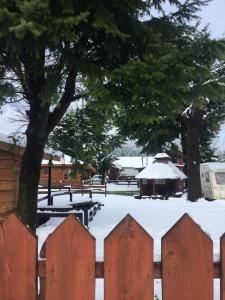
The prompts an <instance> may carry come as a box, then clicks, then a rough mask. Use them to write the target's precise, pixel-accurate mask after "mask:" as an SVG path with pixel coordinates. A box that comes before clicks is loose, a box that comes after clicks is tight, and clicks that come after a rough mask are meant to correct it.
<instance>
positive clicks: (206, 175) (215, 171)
mask: <svg viewBox="0 0 225 300" xmlns="http://www.w3.org/2000/svg"><path fill="white" fill-rule="evenodd" d="M200 177H201V187H202V195H203V197H205V198H207V199H225V163H223V162H207V163H203V164H201V165H200Z"/></svg>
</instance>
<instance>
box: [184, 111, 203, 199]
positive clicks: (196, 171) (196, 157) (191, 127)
mask: <svg viewBox="0 0 225 300" xmlns="http://www.w3.org/2000/svg"><path fill="white" fill-rule="evenodd" d="M200 122H201V112H200V111H199V110H198V109H193V111H192V113H191V115H190V116H189V118H188V119H186V124H187V159H186V163H187V176H188V200H190V201H196V200H197V199H199V198H201V196H202V191H201V181H200V149H199V146H200V142H199V140H200Z"/></svg>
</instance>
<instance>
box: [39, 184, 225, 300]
mask: <svg viewBox="0 0 225 300" xmlns="http://www.w3.org/2000/svg"><path fill="white" fill-rule="evenodd" d="M118 187H119V189H120V188H121V186H118ZM114 188H115V190H118V189H116V187H115V186H114V187H111V188H110V189H111V190H112V189H113V190H114ZM132 189H133V190H135V186H130V187H127V186H123V190H132ZM75 198H76V199H75V200H74V202H77V201H80V200H81V201H87V200H88V199H89V198H88V196H87V195H86V196H83V197H82V196H81V195H76V197H75ZM55 199H56V200H55V204H56V205H57V206H65V205H69V196H61V197H58V198H55ZM98 200H99V201H101V202H102V203H103V204H104V206H103V207H102V209H101V210H100V211H99V212H98V213H97V214H96V216H95V217H94V220H93V221H92V222H91V223H90V225H89V230H90V232H91V234H92V235H93V236H94V237H95V238H96V244H97V249H96V250H97V251H96V253H97V254H96V255H97V260H98V261H101V260H103V257H104V253H103V241H104V238H105V237H106V236H107V235H108V234H109V232H110V231H111V230H112V229H113V228H114V227H115V226H116V225H117V224H118V223H119V222H120V221H121V219H123V218H124V217H125V216H126V215H127V214H128V213H129V214H131V215H132V216H133V217H134V218H135V219H136V220H137V221H138V222H139V223H140V224H141V225H142V226H143V227H144V229H145V230H146V231H147V232H148V233H149V234H150V235H151V236H152V237H153V238H154V255H155V257H154V260H155V261H160V255H161V237H162V236H163V235H164V234H165V233H166V232H167V231H168V230H169V229H170V227H171V226H172V225H173V224H174V223H175V222H176V221H177V220H178V219H179V218H180V217H181V216H182V215H183V214H184V213H188V214H189V215H190V216H191V217H192V218H193V219H194V221H195V222H197V223H198V224H199V225H200V226H201V227H202V229H203V230H204V231H205V232H206V233H207V234H208V235H209V236H210V237H211V239H212V240H213V243H214V261H218V259H219V239H220V236H221V235H222V234H223V233H224V232H225V222H224V219H225V200H217V201H212V202H208V201H205V200H204V199H200V200H199V201H197V202H195V203H192V202H189V201H186V198H185V196H184V197H183V198H171V199H169V200H156V199H155V200H150V199H141V200H139V199H134V197H131V196H120V195H108V196H107V197H105V196H104V195H98V194H94V195H93V201H98ZM44 205H45V203H44V202H42V203H41V206H44ZM62 221H63V219H62V218H52V219H50V220H49V221H48V222H47V223H46V224H44V225H42V226H40V227H39V228H38V229H37V235H38V237H39V249H40V248H41V246H42V243H43V242H44V241H45V239H46V238H47V236H48V234H49V233H51V232H52V231H53V230H54V229H55V227H56V226H58V225H59V223H61V222H62ZM155 294H156V295H157V296H158V297H159V299H161V292H160V280H156V281H155ZM96 295H97V296H96V300H103V280H97V285H96ZM214 299H215V300H219V280H215V296H214Z"/></svg>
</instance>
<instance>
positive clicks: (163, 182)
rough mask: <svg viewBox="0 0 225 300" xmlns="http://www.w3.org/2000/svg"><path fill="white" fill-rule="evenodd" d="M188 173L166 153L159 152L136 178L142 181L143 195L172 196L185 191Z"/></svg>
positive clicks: (141, 193) (141, 189)
mask: <svg viewBox="0 0 225 300" xmlns="http://www.w3.org/2000/svg"><path fill="white" fill-rule="evenodd" d="M186 178H187V177H186V175H185V174H184V173H183V172H182V171H181V170H180V169H179V168H178V167H177V166H176V165H175V164H173V163H172V162H171V161H170V157H169V156H168V155H167V154H166V153H158V154H157V155H155V156H154V161H153V162H152V163H150V164H148V166H147V167H146V168H144V169H143V170H142V171H141V172H140V173H139V174H138V175H137V176H136V179H138V180H139V182H140V195H141V196H153V195H154V196H156V195H161V196H165V197H167V196H170V195H172V194H174V193H177V192H183V190H184V183H185V179H186Z"/></svg>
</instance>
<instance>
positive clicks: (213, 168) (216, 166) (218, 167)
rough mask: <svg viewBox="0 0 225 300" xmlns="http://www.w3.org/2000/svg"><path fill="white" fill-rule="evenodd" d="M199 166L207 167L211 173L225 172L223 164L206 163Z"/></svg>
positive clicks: (224, 164) (224, 163)
mask: <svg viewBox="0 0 225 300" xmlns="http://www.w3.org/2000/svg"><path fill="white" fill-rule="evenodd" d="M201 166H207V167H208V168H209V170H211V171H219V170H222V171H225V162H206V163H203V164H201Z"/></svg>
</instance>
